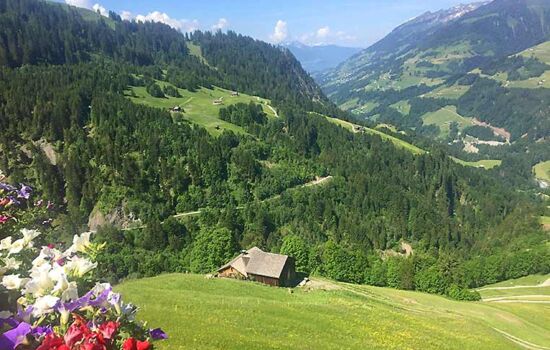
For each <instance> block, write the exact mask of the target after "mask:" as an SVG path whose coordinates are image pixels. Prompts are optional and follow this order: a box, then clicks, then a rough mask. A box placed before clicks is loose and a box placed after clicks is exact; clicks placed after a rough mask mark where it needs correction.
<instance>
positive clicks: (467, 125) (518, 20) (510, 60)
mask: <svg viewBox="0 0 550 350" xmlns="http://www.w3.org/2000/svg"><path fill="white" fill-rule="evenodd" d="M549 39H550V3H549V2H547V1H540V0H495V1H493V2H490V3H477V4H472V5H469V6H459V7H457V8H453V9H451V10H446V11H440V12H437V13H427V14H424V15H422V16H420V17H418V18H416V19H414V20H412V21H409V22H407V23H405V24H404V25H402V26H400V27H398V28H396V29H395V30H394V31H393V32H392V33H391V34H389V35H388V36H387V37H386V38H384V39H382V40H381V41H380V42H378V43H376V44H374V45H373V46H372V47H370V48H368V49H366V50H364V51H363V52H361V53H360V54H358V55H356V56H354V57H352V58H351V59H350V60H348V61H347V62H345V63H343V64H342V65H341V66H340V67H338V68H337V69H335V70H333V71H331V72H330V73H328V74H327V75H325V76H324V77H323V80H322V84H323V88H324V90H325V92H326V93H327V94H328V95H329V96H330V98H331V99H332V100H333V101H335V102H336V103H337V104H338V105H340V106H341V107H342V108H345V109H347V110H350V111H352V112H353V113H354V114H356V116H357V117H359V118H367V119H370V120H373V121H377V122H381V123H389V124H393V125H396V126H398V127H400V128H402V129H405V130H407V129H414V130H415V133H417V134H422V135H424V136H427V137H431V138H434V139H436V140H440V141H443V142H444V143H445V144H447V146H446V147H447V148H448V149H449V150H451V152H453V153H454V154H455V155H456V156H457V157H459V158H470V160H475V161H477V160H480V159H483V158H493V159H494V158H498V159H504V158H506V157H508V156H509V155H510V154H520V153H522V154H525V155H526V157H525V160H527V162H528V163H530V164H524V165H521V167H522V170H521V172H523V173H524V174H525V173H526V174H530V171H528V169H530V167H531V166H532V165H534V164H536V163H537V162H539V161H541V160H545V159H541V157H542V158H544V157H545V154H548V153H547V152H548V150H549V142H548V139H549V137H550V124H549V123H550V89H548V79H547V78H548V75H547V74H548V71H549V70H550V65H549V63H548V57H547V56H546V54H545V52H546V50H547V44H546V42H547V41H548V40H549ZM520 138H523V139H524V140H525V141H522V142H518V141H519V140H520ZM520 144H521V145H520ZM525 147H527V148H528V149H529V150H526V148H525ZM504 163H505V164H510V163H509V162H504ZM516 170H517V169H516ZM518 171H519V170H518ZM528 177H530V175H527V176H525V178H528ZM533 183H534V182H533Z"/></svg>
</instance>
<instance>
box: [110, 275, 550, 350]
mask: <svg viewBox="0 0 550 350" xmlns="http://www.w3.org/2000/svg"><path fill="white" fill-rule="evenodd" d="M541 278H542V279H544V281H546V280H547V279H548V278H550V276H542V277H541ZM520 283H521V285H526V286H528V287H530V286H532V285H539V284H540V281H539V279H537V280H536V281H535V280H533V279H531V280H525V281H524V280H520V281H519V282H517V283H516V284H517V285H520ZM499 286H500V285H497V286H496V287H499ZM510 286H513V285H506V286H505V287H510ZM488 288H489V289H485V290H482V291H481V293H482V296H483V297H484V298H485V297H486V295H485V294H486V293H489V292H491V293H493V294H487V295H490V297H491V298H492V297H495V296H498V295H499V294H498V293H496V294H494V291H495V289H491V288H494V287H493V286H489V287H488ZM118 290H119V291H120V292H122V294H123V296H124V298H125V299H126V300H129V301H131V302H133V303H136V304H138V305H140V306H141V312H140V314H139V316H140V317H141V318H143V319H144V320H146V321H148V322H150V323H151V324H155V325H159V326H161V327H163V328H164V329H165V330H166V331H167V332H168V333H169V335H170V339H169V340H167V341H166V342H164V343H159V344H158V348H159V349H290V348H292V349H537V350H541V349H542V350H545V349H550V304H548V303H539V304H527V303H516V302H509V303H498V302H488V301H483V302H476V303H473V302H457V301H452V300H449V299H446V298H443V297H439V296H434V295H429V294H424V293H418V292H409V291H400V290H395V289H388V288H378V287H371V286H360V285H352V284H346V283H337V282H333V281H328V280H323V279H313V281H312V282H311V283H310V284H309V285H308V286H306V287H303V288H296V289H294V290H292V292H291V291H290V290H287V289H285V288H272V287H267V286H263V285H260V284H256V283H251V282H241V281H236V280H224V279H206V278H204V277H203V276H199V275H189V274H170V275H162V276H158V277H154V278H148V279H142V280H133V281H128V282H125V283H123V284H121V285H119V286H118ZM510 290H517V292H518V294H516V295H522V294H525V291H524V290H522V289H521V288H515V289H505V291H508V292H509V291H510ZM536 290H537V294H539V295H546V296H548V295H550V287H537V288H536ZM496 291H502V290H500V289H496ZM519 293H521V294H519ZM526 294H531V293H530V292H528V293H526ZM505 295H506V296H509V294H505Z"/></svg>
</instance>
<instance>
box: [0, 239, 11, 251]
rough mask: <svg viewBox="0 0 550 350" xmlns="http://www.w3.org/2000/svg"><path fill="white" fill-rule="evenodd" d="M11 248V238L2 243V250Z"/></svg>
mask: <svg viewBox="0 0 550 350" xmlns="http://www.w3.org/2000/svg"><path fill="white" fill-rule="evenodd" d="M10 248H11V236H10V237H7V238H4V239H3V240H1V241H0V250H9V249H10Z"/></svg>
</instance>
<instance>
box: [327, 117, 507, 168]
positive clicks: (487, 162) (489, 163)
mask: <svg viewBox="0 0 550 350" xmlns="http://www.w3.org/2000/svg"><path fill="white" fill-rule="evenodd" d="M326 118H327V120H328V121H329V122H331V123H333V124H336V125H340V126H341V127H343V128H344V129H346V130H349V131H351V132H355V131H354V130H355V128H356V127H357V126H358V125H357V124H353V123H350V122H348V121H345V120H341V119H337V118H330V117H326ZM365 132H366V133H367V134H371V135H378V136H380V137H381V138H382V139H383V140H385V141H390V142H392V143H393V144H394V145H395V146H397V147H399V148H403V149H406V150H408V151H410V152H412V153H413V154H417V155H418V154H424V153H426V151H425V150H423V149H421V148H419V147H417V146H415V145H413V144H411V143H408V142H406V141H404V140H401V139H399V138H397V137H395V136H392V135H388V134H386V133H384V132H382V131H379V130H376V129H370V128H365ZM451 158H452V159H453V160H454V161H455V162H457V163H458V164H461V165H464V166H469V167H474V168H483V169H487V170H489V169H492V168H495V167H497V166H500V164H501V163H502V161H501V160H496V159H484V160H480V161H477V162H467V161H465V160H462V159H458V158H455V157H451Z"/></svg>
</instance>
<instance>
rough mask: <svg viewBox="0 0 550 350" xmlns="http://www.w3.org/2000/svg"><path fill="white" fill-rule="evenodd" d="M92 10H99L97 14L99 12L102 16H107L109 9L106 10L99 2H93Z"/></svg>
mask: <svg viewBox="0 0 550 350" xmlns="http://www.w3.org/2000/svg"><path fill="white" fill-rule="evenodd" d="M92 10H94V12H99V14H101V15H102V16H104V17H109V11H107V9H106V8H105V7H103V6H101V5H100V4H95V5H94V6H93V7H92Z"/></svg>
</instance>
